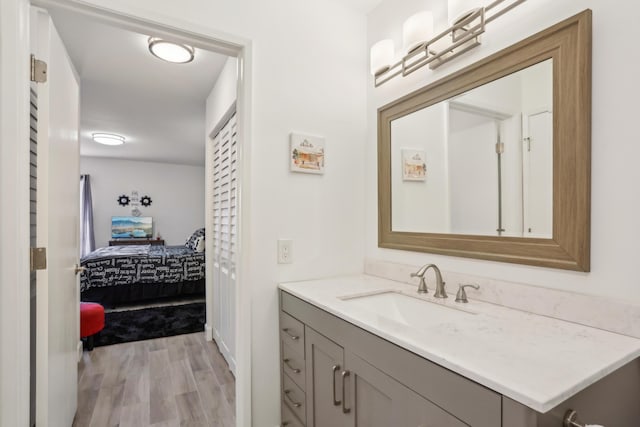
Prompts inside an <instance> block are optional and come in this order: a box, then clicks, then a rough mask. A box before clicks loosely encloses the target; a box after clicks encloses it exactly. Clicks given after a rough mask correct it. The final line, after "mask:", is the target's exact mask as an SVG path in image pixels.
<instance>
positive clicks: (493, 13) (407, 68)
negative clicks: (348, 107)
mask: <svg viewBox="0 0 640 427" xmlns="http://www.w3.org/2000/svg"><path fill="white" fill-rule="evenodd" d="M525 1H526V0H494V1H493V2H491V3H490V4H489V5H487V6H484V7H474V4H475V2H474V1H471V0H449V14H450V15H449V17H450V19H452V20H453V21H454V22H453V23H452V24H451V26H450V27H449V28H447V29H445V30H443V31H441V32H440V33H438V34H437V35H435V36H433V37H432V38H431V39H428V37H430V35H428V34H429V33H430V32H431V31H432V28H433V20H431V23H429V22H428V19H427V15H426V14H424V15H421V14H416V15H413V16H412V17H410V18H409V19H407V21H406V22H405V24H404V26H403V31H402V32H403V39H404V43H405V46H404V47H405V48H408V49H409V51H408V52H407V53H406V54H404V56H403V57H402V59H400V60H398V61H396V62H395V63H394V62H393V60H388V59H387V60H388V61H389V62H387V63H386V64H385V65H386V66H384V67H374V64H376V65H380V64H381V62H378V61H379V56H380V46H379V44H380V43H381V42H378V43H376V44H374V45H373V46H372V47H371V73H372V74H373V76H374V78H373V81H374V85H375V87H378V86H380V85H382V84H383V83H386V82H388V81H389V80H391V79H393V78H394V77H397V76H402V77H405V76H408V75H409V74H411V73H413V72H414V71H416V70H418V69H419V68H422V67H423V66H425V65H427V64H428V65H429V68H430V69H432V70H433V69H436V68H438V67H439V66H441V65H442V64H445V63H447V62H449V61H451V60H452V59H454V58H456V57H458V56H460V55H462V54H463V53H465V52H468V51H469V50H471V49H473V48H474V47H477V46H480V43H481V41H480V35H482V34H483V33H484V32H485V26H486V25H487V24H488V23H489V22H491V21H493V20H494V19H496V18H498V17H500V16H502V15H504V14H505V13H507V12H508V11H510V10H511V9H513V8H514V7H516V6H518V5H519V4H521V3H524V2H525ZM421 13H424V12H421ZM432 16H433V15H432ZM418 22H421V23H420V24H417V23H418ZM416 25H420V28H416ZM430 27H431V28H430ZM429 30H431V31H429ZM449 38H450V40H449ZM421 39H422V40H421ZM383 41H384V42H386V40H383ZM389 41H390V40H389ZM391 45H392V46H393V42H391ZM387 55H388V53H387ZM391 57H393V53H392V54H391ZM374 59H375V61H374Z"/></svg>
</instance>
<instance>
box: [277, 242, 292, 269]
mask: <svg viewBox="0 0 640 427" xmlns="http://www.w3.org/2000/svg"><path fill="white" fill-rule="evenodd" d="M292 247H293V240H290V239H278V264H291V263H292V262H293V253H292Z"/></svg>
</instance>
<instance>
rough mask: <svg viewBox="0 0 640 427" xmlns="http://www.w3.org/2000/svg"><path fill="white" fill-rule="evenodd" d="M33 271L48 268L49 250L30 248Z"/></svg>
mask: <svg viewBox="0 0 640 427" xmlns="http://www.w3.org/2000/svg"><path fill="white" fill-rule="evenodd" d="M30 252H31V253H30V257H29V259H30V265H31V271H36V270H45V269H46V268H47V248H30Z"/></svg>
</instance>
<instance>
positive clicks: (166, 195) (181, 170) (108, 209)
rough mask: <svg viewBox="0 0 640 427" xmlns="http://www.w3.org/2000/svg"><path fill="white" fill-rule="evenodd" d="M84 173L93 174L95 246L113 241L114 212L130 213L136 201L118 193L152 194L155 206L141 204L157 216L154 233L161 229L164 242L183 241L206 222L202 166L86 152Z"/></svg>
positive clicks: (147, 212) (146, 212) (82, 164)
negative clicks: (124, 201) (121, 201)
mask: <svg viewBox="0 0 640 427" xmlns="http://www.w3.org/2000/svg"><path fill="white" fill-rule="evenodd" d="M80 173H82V174H89V175H91V195H92V197H93V223H94V232H95V236H96V247H103V246H108V245H109V240H110V238H111V217H112V216H117V215H123V216H129V215H131V209H132V207H131V205H129V206H127V207H123V206H120V205H119V204H118V202H117V198H118V196H120V195H121V194H126V195H129V196H131V191H133V190H135V191H138V193H139V196H140V197H142V196H144V195H148V196H149V197H151V200H152V201H153V203H152V204H151V206H149V207H143V206H140V207H139V208H138V209H140V211H141V212H142V216H151V217H153V236H154V237H156V236H157V233H158V232H159V233H160V234H161V236H162V238H163V239H164V240H165V244H167V245H182V244H184V242H185V241H186V240H187V239H188V238H189V236H190V235H191V233H193V232H194V231H195V230H196V229H197V228H201V227H204V167H202V166H187V165H172V164H168V163H152V162H138V161H131V160H116V159H105V158H98V157H81V158H80Z"/></svg>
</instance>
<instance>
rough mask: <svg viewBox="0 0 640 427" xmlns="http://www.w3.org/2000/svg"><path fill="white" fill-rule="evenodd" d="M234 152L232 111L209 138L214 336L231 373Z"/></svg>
mask: <svg viewBox="0 0 640 427" xmlns="http://www.w3.org/2000/svg"><path fill="white" fill-rule="evenodd" d="M237 166H238V152H237V139H236V116H235V114H234V115H233V116H232V117H231V119H229V121H228V122H227V124H225V125H224V127H223V128H222V130H221V131H220V132H219V133H218V134H217V135H216V136H215V137H214V139H213V239H214V243H213V247H214V264H213V271H214V278H213V299H214V301H213V306H214V325H213V328H214V338H215V340H216V341H217V343H218V346H219V347H220V350H221V352H222V355H223V356H224V357H225V359H226V360H227V362H228V363H229V367H230V369H231V371H232V372H234V373H235V304H236V230H237V195H238V191H237V189H238V173H237Z"/></svg>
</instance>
